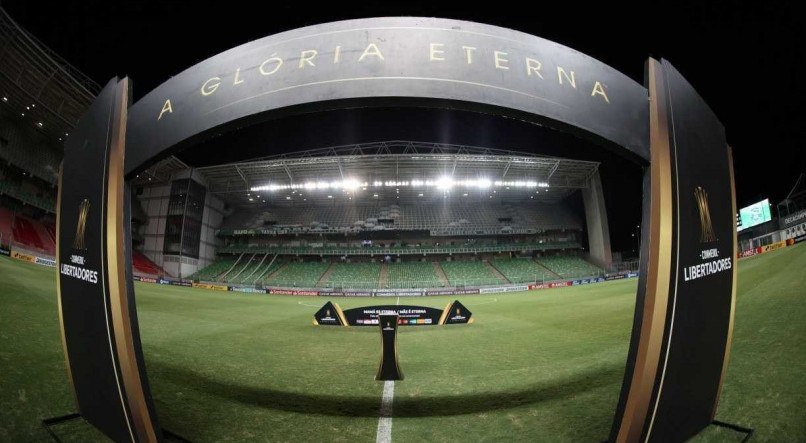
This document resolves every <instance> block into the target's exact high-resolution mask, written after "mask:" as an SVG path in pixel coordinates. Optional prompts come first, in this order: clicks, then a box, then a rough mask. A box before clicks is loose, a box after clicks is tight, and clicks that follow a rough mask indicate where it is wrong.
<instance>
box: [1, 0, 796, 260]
mask: <svg viewBox="0 0 806 443" xmlns="http://www.w3.org/2000/svg"><path fill="white" fill-rule="evenodd" d="M48 3H49V4H48V5H47V6H45V5H44V4H43V2H38V1H32V0H12V1H3V2H2V6H3V8H5V9H6V10H7V11H8V13H9V14H10V15H11V17H12V18H13V19H15V20H16V21H17V22H18V23H19V24H20V25H22V26H23V27H24V28H26V29H27V30H28V31H30V32H31V33H33V34H34V35H36V36H37V37H38V38H39V39H40V40H41V41H42V42H44V43H45V44H46V45H48V46H49V47H50V48H51V49H53V50H55V51H56V52H57V53H59V54H60V55H61V56H62V57H64V58H65V59H66V60H68V61H69V62H70V63H71V64H73V65H74V66H76V67H77V68H78V69H80V70H81V71H83V72H84V73H85V74H87V75H89V76H90V77H91V78H93V79H94V80H95V81H96V82H98V83H101V84H104V83H106V81H107V80H108V79H109V78H111V77H113V76H115V75H119V76H124V75H128V76H130V77H131V78H132V79H133V81H134V98H135V100H136V99H137V98H139V97H141V96H143V95H144V94H146V93H147V92H148V91H150V90H151V89H153V88H154V87H156V86H157V85H159V84H160V83H162V82H163V81H165V80H167V79H168V78H169V77H170V76H172V75H175V74H177V73H179V72H181V71H182V70H184V69H186V68H188V67H190V66H191V65H193V64H195V63H197V62H199V61H202V60H204V59H206V58H208V57H211V56H213V55H215V54H217V53H219V52H221V51H224V50H226V49H229V48H232V47H234V46H237V45H240V44H242V43H245V42H247V41H250V40H254V39H257V38H260V37H264V36H267V35H271V34H274V33H277V32H280V31H284V30H288V29H292V28H297V27H301V26H306V25H313V24H317V23H322V22H327V21H335V20H342V19H350V18H362V17H373V16H386V15H416V16H432V17H445V18H455V19H463V20H471V21H477V22H482V23H488V24H492V25H498V26H504V27H508V28H513V29H516V30H519V31H523V32H527V33H530V34H534V35H537V36H540V37H543V38H546V39H549V40H553V41H556V42H558V43H561V44H564V45H566V46H569V47H571V48H574V49H576V50H579V51H581V52H583V53H585V54H587V55H590V56H592V57H594V58H597V59H599V60H601V61H602V62H604V63H607V64H609V65H610V66H613V67H614V68H616V69H618V70H619V71H621V72H623V73H625V74H626V75H628V76H629V77H631V78H633V79H634V80H636V81H638V82H639V83H643V75H644V62H645V61H646V58H647V56H652V57H655V58H661V57H663V58H666V59H668V60H669V61H671V63H672V64H674V65H675V67H676V68H677V69H678V70H679V71H680V72H681V73H682V74H683V75H684V76H685V77H686V78H687V79H688V80H689V81H690V82H691V83H692V84H693V85H694V87H695V88H696V89H697V90H698V92H699V93H700V95H701V96H702V97H703V98H704V99H705V100H706V102H708V104H709V105H710V106H711V107H712V109H713V110H714V111H715V112H716V114H717V115H718V116H719V118H720V119H721V120H722V123H723V124H724V125H725V127H726V130H727V137H728V142H729V144H730V145H731V146H732V147H733V149H734V156H735V167H736V185H737V198H738V202H737V203H738V205H739V206H740V207H741V206H745V205H748V204H751V203H754V202H756V201H758V200H761V199H764V198H770V200H771V202H773V203H776V202H778V201H780V200H782V199H783V198H784V197H786V195H787V193H788V192H789V189H790V188H791V187H792V185H793V184H794V182H795V180H796V179H797V177H798V175H799V174H800V173H801V172H804V171H806V154H804V148H806V143H804V142H806V133H805V132H804V126H805V125H804V123H805V122H804V117H806V115H805V114H806V113H804V111H803V109H804V104H806V86H804V85H805V84H806V80H804V79H803V78H801V76H800V72H802V71H801V70H800V69H796V66H799V65H800V64H802V63H803V58H804V56H806V51H804V42H806V30H805V29H804V28H806V26H804V20H803V16H802V14H800V13H799V11H795V8H796V6H795V5H796V4H797V2H773V1H763V2H752V3H750V2H745V3H744V4H741V3H721V4H713V2H705V1H691V2H683V1H675V2H671V1H667V2H663V3H653V4H650V2H646V3H645V4H640V5H633V6H614V5H611V4H609V3H607V2H600V3H597V4H594V5H593V6H586V5H585V4H584V3H583V2H573V1H566V2H545V1H524V2H518V3H515V2H513V3H509V4H508V3H506V2H501V1H493V2H487V5H488V6H485V5H484V2H482V3H481V4H479V6H476V3H477V2H472V4H471V2H465V3H445V2H435V1H429V2H422V1H406V2H401V3H393V2H389V1H387V2H370V1H365V2H361V3H356V4H352V3H349V2H329V3H328V4H327V5H319V4H318V3H320V2H260V3H251V2H243V1H241V2H238V1H234V2H232V1H230V2H227V1H216V2H212V1H200V0H197V1H186V2H178V1H165V0H164V1H154V2H152V1H137V2H127V3H125V4H123V3H122V2H121V4H118V2H114V1H106V2H96V1H76V2H73V1H59V2H52V3H51V2H48ZM400 112H402V111H399V110H392V109H390V110H378V111H376V112H371V113H368V112H366V111H361V110H358V111H351V112H348V113H345V114H344V115H325V116H320V118H318V119H314V120H311V117H301V118H299V119H298V120H297V121H296V122H293V123H295V124H297V125H312V126H315V125H330V126H331V127H332V128H335V129H336V131H323V130H321V129H322V126H319V128H320V130H319V131H316V132H314V133H318V134H322V133H327V132H329V133H334V134H338V136H334V138H332V139H331V140H315V139H312V136H311V135H308V136H307V138H305V139H304V140H294V142H293V144H295V146H298V147H301V148H315V147H320V145H318V143H325V144H324V146H327V143H338V142H352V141H371V140H378V139H393V138H398V139H400V138H403V139H406V138H408V139H418V140H423V139H425V138H434V141H442V142H453V143H465V144H475V145H481V146H490V147H500V148H513V147H524V146H527V147H528V148H529V149H530V150H533V151H535V152H541V153H546V154H551V155H559V156H567V157H574V156H577V157H575V158H586V159H594V160H599V161H602V162H603V165H602V174H603V179H604V181H605V187H606V188H607V187H608V186H610V187H611V189H612V188H615V187H622V186H634V188H632V189H635V190H636V192H638V189H639V187H638V186H639V183H640V181H639V180H640V169H639V168H638V167H637V166H634V165H632V164H629V163H628V162H626V161H624V160H621V159H618V158H615V156H612V155H607V154H606V153H602V152H601V151H600V150H596V149H594V148H591V147H590V146H587V147H586V146H585V144H586V143H583V142H581V141H575V140H573V139H572V138H571V137H568V136H565V135H558V134H556V133H554V132H555V131H548V130H546V129H545V128H540V127H536V126H533V125H526V124H524V123H521V122H513V121H509V120H506V119H502V118H496V117H489V116H479V115H472V114H469V113H460V112H447V111H435V110H423V111H421V112H415V114H416V115H415V116H409V115H407V116H405V119H408V120H411V121H415V122H429V121H430V122H432V123H431V124H419V123H418V124H411V125H410V126H408V127H407V126H401V125H394V124H388V123H386V124H385V123H384V122H389V121H401V119H400V117H401V115H400V114H399V113H400ZM368 121H371V122H373V123H372V124H369V125H368V124H367V122H368ZM274 126H277V125H274ZM285 126H288V125H285ZM264 130H265V131H267V133H265V134H264V135H263V136H264V137H265V136H266V134H269V133H270V134H271V136H273V137H280V136H285V137H289V135H288V134H285V135H283V134H281V133H282V132H283V131H282V130H281V129H278V128H271V127H266V128H264ZM272 131H273V132H272ZM306 132H308V133H311V132H313V131H306ZM394 132H396V133H395V134H394V136H391V135H392V133H394ZM446 134H447V135H446ZM491 134H492V135H491ZM385 135H390V136H385ZM252 136H254V137H260V135H258V134H256V133H254V131H253V134H252ZM244 137H247V135H244ZM287 140H290V139H287ZM215 143H216V142H212V143H211V144H210V147H209V149H213V148H214V147H215V146H216V145H215ZM289 143H291V142H289ZM275 146H282V144H275ZM279 149H283V148H279ZM197 152H201V153H204V152H205V151H204V150H198V151H197ZM207 152H209V151H207ZM241 152H242V154H241V155H242V157H241V158H242V159H243V158H250V157H256V156H260V155H266V154H269V153H271V152H260V150H259V149H257V148H254V147H253V148H252V150H251V151H248V150H247V151H241ZM197 157H198V156H197ZM189 160H191V161H195V160H198V161H201V158H197V159H195V160H194V159H193V158H189ZM622 189H623V188H622ZM611 194H612V193H611ZM630 194H632V193H630ZM632 195H635V194H632ZM622 200H623V199H622V198H620V197H619V196H617V195H608V209H609V212H611V218H612V217H614V216H615V214H613V213H614V212H617V213H618V214H620V215H619V217H623V219H624V221H629V222H630V223H621V225H623V226H618V225H619V224H618V223H617V226H614V225H613V222H612V221H611V229H612V230H614V231H615V232H613V233H612V234H613V236H614V237H617V238H614V243H617V244H618V245H616V244H614V246H615V247H618V246H619V245H622V244H623V243H624V242H626V241H627V240H626V239H627V238H628V237H629V232H630V231H629V230H628V228H627V225H629V224H632V221H634V220H636V219H638V218H639V212H638V209H637V208H639V206H640V203H639V204H638V205H639V206H636V205H635V204H634V203H630V202H624V201H622ZM629 200H637V199H629ZM774 215H775V214H774ZM619 220H621V219H619ZM622 231H623V232H622ZM627 246H628V245H627V244H623V248H624V249H626V248H627Z"/></svg>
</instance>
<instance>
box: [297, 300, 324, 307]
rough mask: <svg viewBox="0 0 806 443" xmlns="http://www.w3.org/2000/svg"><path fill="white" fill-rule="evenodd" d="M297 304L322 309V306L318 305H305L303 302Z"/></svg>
mask: <svg viewBox="0 0 806 443" xmlns="http://www.w3.org/2000/svg"><path fill="white" fill-rule="evenodd" d="M297 304H298V305H302V306H310V307H312V308H321V306H317V305H309V304H307V303H303V302H301V301H299V302H297Z"/></svg>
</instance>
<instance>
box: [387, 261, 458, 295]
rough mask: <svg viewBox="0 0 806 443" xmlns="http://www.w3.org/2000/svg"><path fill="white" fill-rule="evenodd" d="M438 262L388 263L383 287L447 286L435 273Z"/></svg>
mask: <svg viewBox="0 0 806 443" xmlns="http://www.w3.org/2000/svg"><path fill="white" fill-rule="evenodd" d="M437 266H439V264H435V263H431V262H419V261H417V262H400V263H389V265H388V266H387V269H388V279H387V281H386V284H384V285H382V287H384V288H395V289H401V288H438V287H441V286H447V283H448V282H447V281H443V280H442V279H440V278H439V275H437V271H436V267H437Z"/></svg>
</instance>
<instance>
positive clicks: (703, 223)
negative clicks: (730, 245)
mask: <svg viewBox="0 0 806 443" xmlns="http://www.w3.org/2000/svg"><path fill="white" fill-rule="evenodd" d="M694 198H695V199H696V200H697V209H699V212H700V243H709V242H712V241H716V235H715V234H714V226H713V224H712V223H711V208H710V206H709V205H708V193H707V192H706V191H705V189H703V188H702V187H701V186H697V187H696V188H695V189H694Z"/></svg>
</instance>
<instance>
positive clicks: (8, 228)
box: [0, 207, 14, 246]
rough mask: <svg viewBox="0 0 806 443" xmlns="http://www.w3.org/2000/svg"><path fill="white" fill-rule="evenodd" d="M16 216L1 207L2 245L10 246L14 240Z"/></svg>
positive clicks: (0, 239) (0, 235) (0, 237)
mask: <svg viewBox="0 0 806 443" xmlns="http://www.w3.org/2000/svg"><path fill="white" fill-rule="evenodd" d="M13 222H14V214H12V213H11V211H9V210H8V209H6V208H3V207H0V245H4V246H10V245H11V240H12V238H13V233H14V230H13V227H12V226H13Z"/></svg>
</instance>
